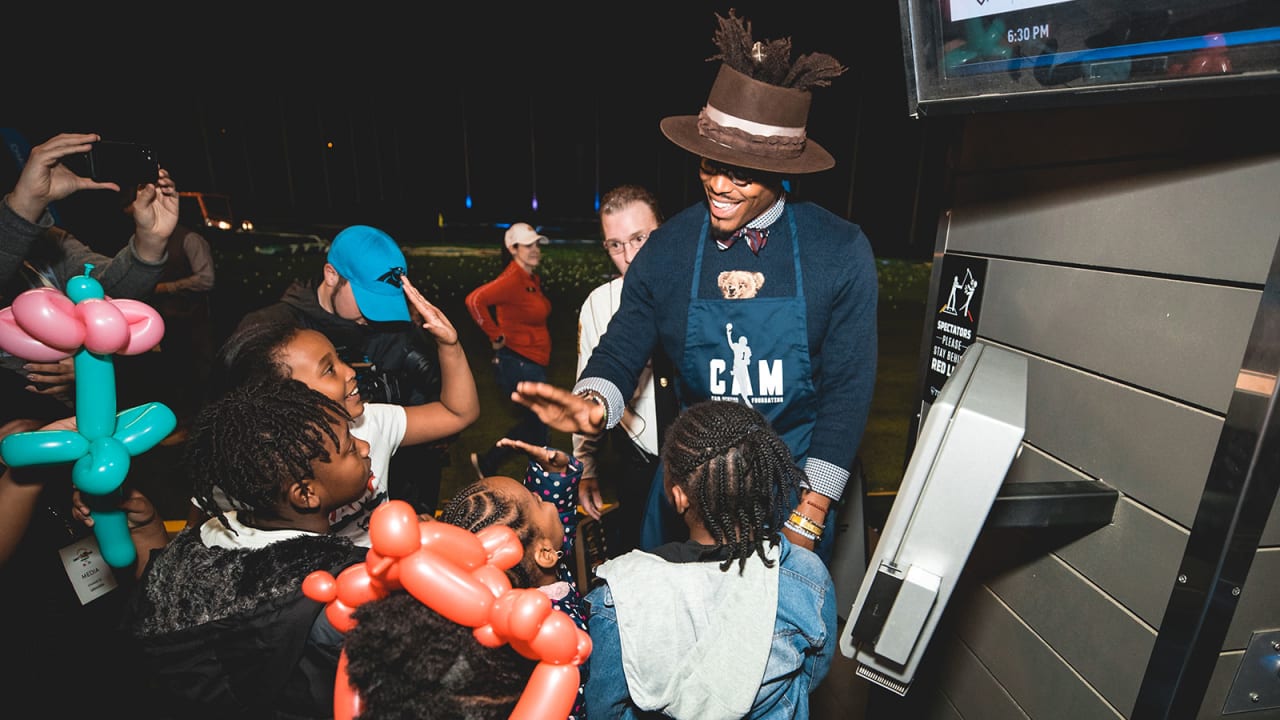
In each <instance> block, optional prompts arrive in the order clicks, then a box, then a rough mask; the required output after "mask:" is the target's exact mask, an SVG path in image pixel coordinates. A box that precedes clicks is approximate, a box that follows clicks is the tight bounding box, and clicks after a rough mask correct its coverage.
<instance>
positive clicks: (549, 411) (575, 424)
mask: <svg viewBox="0 0 1280 720" xmlns="http://www.w3.org/2000/svg"><path fill="white" fill-rule="evenodd" d="M511 401H512V402H516V403H519V404H521V405H523V406H525V407H527V408H529V409H530V410H531V411H533V413H534V414H535V415H537V416H538V419H539V420H541V421H542V422H543V423H545V424H546V425H547V427H550V428H554V429H556V430H560V431H561V432H567V433H580V434H583V435H590V436H593V437H594V436H596V435H599V434H600V433H602V432H604V430H605V427H604V425H605V420H606V418H605V409H604V406H603V405H600V404H598V403H595V402H592V401H591V400H588V399H587V398H584V397H582V396H581V395H575V394H573V393H571V392H569V391H568V390H565V389H563V388H558V387H556V386H554V385H548V384H547V383H541V382H531V381H528V380H526V381H524V382H521V383H519V384H517V385H516V390H515V392H513V393H511Z"/></svg>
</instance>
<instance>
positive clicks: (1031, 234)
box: [947, 157, 1280, 285]
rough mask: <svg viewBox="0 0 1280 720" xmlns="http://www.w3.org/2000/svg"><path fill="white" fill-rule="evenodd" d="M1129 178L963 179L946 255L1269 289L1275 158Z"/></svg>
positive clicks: (1059, 172)
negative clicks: (993, 257)
mask: <svg viewBox="0 0 1280 720" xmlns="http://www.w3.org/2000/svg"><path fill="white" fill-rule="evenodd" d="M1134 172H1135V170H1134V168H1133V167H1132V166H1131V165H1129V164H1118V165H1114V166H1077V167H1074V168H1061V167H1053V168H1038V169H1032V170H1019V171H1016V172H1005V173H995V174H984V175H981V176H970V177H968V178H962V179H961V180H959V181H958V185H960V187H959V188H958V189H957V193H958V194H959V195H961V196H963V197H965V198H966V199H965V201H963V202H962V204H960V205H958V206H957V207H956V208H955V209H954V210H953V211H952V219H951V234H950V237H949V238H948V240H947V251H948V252H967V253H973V254H978V255H996V256H1002V257H1018V258H1024V259H1034V260H1043V261H1048V262H1054V263H1069V264H1074V265H1082V266H1087V267H1096V268H1111V269H1123V270H1133V271H1139V272H1147V273H1156V274H1164V275H1177V276H1182V277H1192V278H1208V279H1214V280H1226V281H1231V282H1245V283H1254V284H1257V285H1262V284H1263V283H1264V282H1266V279H1267V268H1268V266H1270V264H1271V255H1272V252H1273V250H1274V249H1275V243H1276V238H1277V237H1280V223H1277V219H1276V214H1275V204H1276V192H1275V189H1276V187H1278V186H1280V157H1266V158H1260V159H1253V160H1249V161H1242V162H1236V163H1222V164H1220V165H1216V166H1207V167H1196V168H1185V169H1180V170H1177V171H1167V172H1160V173H1148V174H1145V175H1143V174H1138V175H1135V174H1134ZM1108 175H1117V176H1120V177H1108ZM1001 188H1005V189H1007V192H1002V190H1001ZM990 195H995V196H996V197H988V196H990ZM1224 198H1231V201H1230V202H1223V199H1224Z"/></svg>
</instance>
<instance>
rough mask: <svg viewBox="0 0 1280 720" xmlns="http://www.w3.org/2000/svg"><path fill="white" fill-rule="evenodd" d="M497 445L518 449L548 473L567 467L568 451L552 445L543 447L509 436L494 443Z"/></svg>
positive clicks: (559, 471) (561, 470) (562, 470)
mask: <svg viewBox="0 0 1280 720" xmlns="http://www.w3.org/2000/svg"><path fill="white" fill-rule="evenodd" d="M495 444H496V445H497V446H498V447H507V448H512V449H513V450H519V451H521V452H523V453H524V454H526V455H528V456H529V459H530V460H533V461H534V462H536V463H538V464H539V465H541V466H542V469H543V470H546V471H547V472H549V473H563V472H564V471H565V468H567V467H569V453H567V452H564V451H563V450H557V449H555V448H553V447H544V446H542V445H533V444H531V443H527V442H525V441H524V440H513V439H511V438H505V437H504V438H502V439H500V440H498V442H497V443H495Z"/></svg>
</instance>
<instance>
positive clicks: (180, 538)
mask: <svg viewBox="0 0 1280 720" xmlns="http://www.w3.org/2000/svg"><path fill="white" fill-rule="evenodd" d="M350 427H351V416H350V414H349V413H348V412H347V409H346V408H345V407H344V406H343V405H342V404H341V403H340V402H337V401H335V400H332V399H330V398H328V397H326V396H325V395H323V394H321V393H319V392H317V391H315V390H312V389H310V388H309V387H307V386H306V385H304V384H302V383H301V382H299V381H297V380H271V381H268V382H265V383H260V384H250V385H246V386H244V387H240V388H236V389H234V390H232V391H230V392H229V393H228V394H227V395H225V396H224V397H222V398H220V399H218V400H215V401H214V402H212V403H210V404H208V405H207V406H205V407H204V408H203V409H202V410H201V411H200V413H199V414H198V415H197V416H196V419H195V421H194V424H193V428H192V432H191V435H190V438H189V440H188V441H187V447H186V449H185V453H186V454H185V457H184V463H185V466H186V469H187V472H188V473H189V474H190V476H191V480H192V487H193V491H194V493H195V496H196V499H197V501H198V502H199V503H200V506H201V508H202V509H203V510H204V511H205V512H207V513H208V514H209V515H211V516H212V517H211V518H210V519H209V520H207V521H206V522H204V523H203V524H201V525H188V526H187V527H186V528H185V529H184V530H182V531H181V532H179V533H178V534H177V536H175V537H174V538H173V540H171V541H170V542H169V544H168V545H167V546H165V547H163V548H161V549H158V550H154V551H152V554H151V560H150V562H149V564H148V565H147V568H146V570H145V571H144V573H143V576H142V579H141V580H140V581H139V586H138V589H137V591H136V593H135V594H134V596H133V598H132V601H131V603H130V607H129V609H128V611H127V612H126V614H125V620H124V628H125V630H126V632H127V633H128V634H129V635H130V637H131V638H132V639H133V641H134V642H135V644H136V645H137V647H138V648H139V649H140V651H141V654H142V656H143V658H144V661H143V666H144V667H143V670H144V672H145V673H146V675H147V676H148V677H150V678H151V680H152V684H153V686H154V687H155V689H156V691H157V692H158V693H159V694H160V696H161V698H162V700H161V702H160V703H159V705H160V706H161V707H164V708H165V709H166V710H168V711H170V712H172V713H173V715H172V716H173V717H183V718H206V717H209V718H214V717H216V718H231V717H290V718H329V717H332V716H333V682H334V677H335V673H336V672H337V663H338V657H339V654H340V652H341V649H342V635H341V634H340V633H339V632H337V631H336V630H335V629H334V628H333V627H332V626H331V625H330V624H329V623H328V621H327V620H326V618H325V616H324V613H323V612H322V611H323V610H324V604H323V603H320V602H317V601H314V600H311V599H309V598H307V597H306V596H305V595H303V593H302V581H303V579H304V578H305V577H306V576H307V575H309V574H310V573H311V572H313V571H315V570H317V569H325V570H328V571H329V572H330V573H332V574H333V575H338V574H339V573H341V572H342V570H343V569H345V568H346V567H348V566H349V565H353V564H355V563H358V562H361V561H363V560H364V559H365V555H366V553H367V550H366V549H365V548H362V547H359V546H357V545H355V544H354V543H353V542H352V541H351V540H350V539H349V538H347V537H342V536H338V535H336V534H334V533H333V532H332V529H331V527H330V524H329V513H330V512H331V511H333V510H334V509H336V508H340V507H343V506H344V505H346V504H348V503H351V502H353V501H354V500H356V499H358V498H359V497H360V496H361V495H363V494H364V492H365V488H366V487H367V485H368V482H369V477H370V474H371V471H370V465H369V444H368V443H366V442H365V441H363V440H359V439H357V438H355V437H354V436H352V434H351V430H350ZM214 488H221V489H222V490H223V491H224V492H225V493H226V494H227V495H229V496H231V497H235V498H242V499H243V500H244V501H245V502H246V504H247V505H249V506H251V507H252V509H251V510H249V509H239V510H227V511H223V510H222V509H221V508H220V507H219V505H218V504H217V503H216V502H215V501H214V499H213V496H214Z"/></svg>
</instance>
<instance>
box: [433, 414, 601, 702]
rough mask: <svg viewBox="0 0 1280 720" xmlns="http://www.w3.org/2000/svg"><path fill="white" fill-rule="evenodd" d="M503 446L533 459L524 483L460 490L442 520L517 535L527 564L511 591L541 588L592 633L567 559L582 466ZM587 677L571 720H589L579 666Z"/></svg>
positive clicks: (516, 573)
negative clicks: (507, 530)
mask: <svg viewBox="0 0 1280 720" xmlns="http://www.w3.org/2000/svg"><path fill="white" fill-rule="evenodd" d="M497 445H498V446H499V447H507V448H511V449H514V450H522V451H524V453H525V454H527V455H528V456H529V464H528V467H527V468H526V470H525V478H524V482H523V483H521V482H519V481H517V480H515V479H514V478H509V477H504V476H501V475H495V476H490V477H487V478H484V479H482V480H477V481H475V482H473V483H471V484H470V485H468V486H466V487H464V488H463V489H461V490H459V491H458V493H457V494H456V495H454V496H453V498H452V499H451V500H450V501H449V502H448V503H447V504H446V505H445V506H444V509H443V510H442V511H441V513H440V520H442V521H444V522H447V523H449V524H451V525H457V526H459V527H461V528H464V529H466V530H470V531H471V532H478V531H480V530H482V529H484V528H486V527H488V526H490V525H498V524H501V525H506V526H508V527H510V528H511V529H512V530H515V532H516V537H518V538H520V543H521V544H522V545H523V546H524V548H525V553H524V559H523V560H522V561H521V562H520V563H519V564H517V565H515V566H514V567H512V568H511V569H510V570H507V577H508V579H509V580H510V581H511V586H512V587H517V588H528V587H536V588H538V589H539V590H541V591H542V592H543V593H544V594H546V595H547V597H549V598H550V599H551V606H552V607H553V608H555V609H556V610H560V611H562V612H563V613H564V614H566V615H568V616H569V617H570V619H572V620H573V622H574V624H576V625H577V626H578V628H579V629H581V630H583V631H586V630H587V619H586V613H585V611H584V608H583V602H582V595H581V594H580V592H579V590H578V585H577V581H576V580H575V579H574V576H573V572H572V571H571V570H570V569H569V564H568V563H567V562H566V561H565V558H566V557H573V543H574V539H575V538H576V536H577V528H578V482H579V481H580V480H581V479H582V461H580V460H578V459H577V458H575V457H573V456H572V455H570V454H569V453H567V452H564V451H563V450H557V449H555V448H551V447H545V446H541V445H532V444H530V443H527V442H525V441H523V440H513V439H511V438H502V439H501V440H499V441H498V442H497ZM579 672H580V673H581V676H582V678H583V680H582V683H583V684H582V686H580V687H579V689H578V698H577V700H576V701H575V702H574V707H573V710H572V711H571V712H570V714H569V720H585V718H586V712H585V696H584V692H585V689H586V687H585V684H586V679H585V678H586V677H587V676H588V675H589V674H590V673H589V671H588V668H587V664H583V665H582V666H580V667H579Z"/></svg>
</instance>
